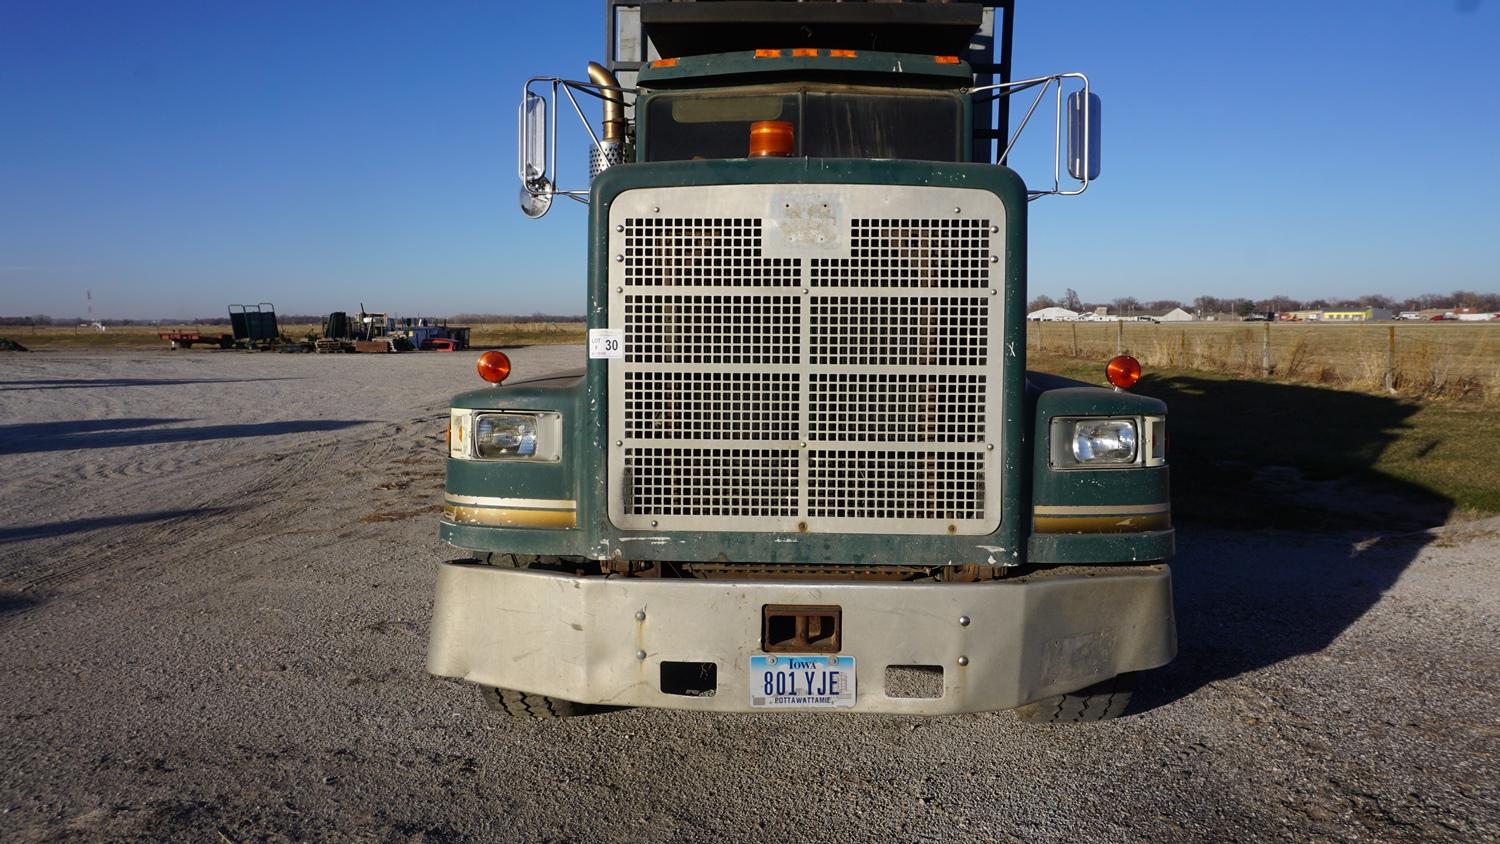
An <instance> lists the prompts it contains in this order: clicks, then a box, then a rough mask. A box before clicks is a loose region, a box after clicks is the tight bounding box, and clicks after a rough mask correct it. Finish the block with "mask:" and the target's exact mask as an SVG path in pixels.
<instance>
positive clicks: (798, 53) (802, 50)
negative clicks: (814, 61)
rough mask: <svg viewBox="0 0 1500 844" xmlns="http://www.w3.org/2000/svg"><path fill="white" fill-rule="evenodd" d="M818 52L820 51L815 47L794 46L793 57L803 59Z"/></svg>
mask: <svg viewBox="0 0 1500 844" xmlns="http://www.w3.org/2000/svg"><path fill="white" fill-rule="evenodd" d="M817 54H818V51H817V49H816V48H814V47H794V48H793V49H792V58H795V59H803V58H807V57H808V56H816V55H817Z"/></svg>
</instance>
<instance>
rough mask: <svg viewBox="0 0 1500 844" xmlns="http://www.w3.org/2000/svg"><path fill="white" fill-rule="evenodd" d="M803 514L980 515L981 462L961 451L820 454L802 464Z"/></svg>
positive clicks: (861, 516)
mask: <svg viewBox="0 0 1500 844" xmlns="http://www.w3.org/2000/svg"><path fill="white" fill-rule="evenodd" d="M807 480H808V483H807V499H808V500H807V511H808V512H807V514H808V516H810V517H812V518H815V519H816V518H834V519H901V520H908V519H938V520H941V521H942V522H943V523H944V524H950V523H952V522H955V521H964V520H970V519H980V518H983V517H984V459H983V456H982V455H980V454H978V453H975V452H963V451H823V452H818V453H815V454H813V455H812V457H811V459H810V460H809V461H808V479H807Z"/></svg>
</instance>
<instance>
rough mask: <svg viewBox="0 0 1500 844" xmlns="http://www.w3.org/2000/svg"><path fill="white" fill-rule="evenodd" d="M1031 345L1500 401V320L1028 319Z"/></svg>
mask: <svg viewBox="0 0 1500 844" xmlns="http://www.w3.org/2000/svg"><path fill="white" fill-rule="evenodd" d="M1027 331H1028V333H1029V334H1030V335H1031V336H1030V337H1029V338H1028V340H1029V341H1030V342H1029V343H1028V347H1029V348H1032V349H1036V350H1039V351H1045V352H1050V353H1053V354H1060V355H1065V356H1071V357H1076V358H1098V359H1105V358H1108V357H1110V356H1111V355H1115V354H1121V353H1124V354H1130V355H1133V356H1134V357H1136V358H1137V359H1139V360H1140V361H1141V363H1142V364H1144V365H1146V366H1148V367H1156V368H1176V369H1199V370H1207V371H1211V372H1222V373H1226V374H1231V375H1241V376H1248V377H1256V378H1268V379H1277V380H1287V381H1301V382H1311V383H1321V384H1331V385H1335V386H1339V387H1347V388H1353V389H1364V390H1386V391H1388V392H1392V393H1398V394H1402V395H1410V396H1479V397H1485V398H1488V399H1500V323H1472V324H1462V323H1460V324H1454V323H1442V324H1422V323H1417V324H1410V325H1393V324H1380V323H1375V324H1353V325H1318V324H1307V323H1295V324H1288V323H1270V322H1266V323H1186V324H1171V323H1148V322H1124V321H1122V322H1030V323H1028V324H1027Z"/></svg>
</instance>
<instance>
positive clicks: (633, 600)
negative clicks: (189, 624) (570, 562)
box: [427, 562, 1177, 715]
mask: <svg viewBox="0 0 1500 844" xmlns="http://www.w3.org/2000/svg"><path fill="white" fill-rule="evenodd" d="M1064 571H1065V570H1059V572H1064ZM766 604H819V605H828V604H836V605H838V606H839V607H841V608H842V609H843V631H842V635H843V650H841V651H840V653H841V654H843V655H850V656H853V657H855V659H856V666H857V670H858V675H857V681H858V682H857V690H858V695H857V700H856V703H855V705H854V707H853V711H856V712H904V713H913V714H928V715H933V714H942V713H952V712H983V711H990V710H997V709H1010V708H1013V707H1016V706H1021V705H1023V704H1026V703H1030V702H1032V701H1035V700H1040V699H1042V698H1045V697H1049V696H1051V695H1055V694H1061V693H1064V692H1071V691H1076V690H1077V689H1080V688H1083V687H1085V686H1088V685H1091V684H1093V683H1096V682H1099V681H1101V680H1105V679H1108V678H1110V677H1113V676H1115V675H1116V674H1121V673H1124V672H1127V671H1140V670H1144V669H1147V668H1155V667H1157V666H1159V665H1163V664H1165V663H1167V662H1169V661H1170V660H1171V659H1172V657H1173V656H1174V655H1175V654H1176V650H1177V639H1176V630H1175V625H1174V621H1173V616H1172V581H1171V573H1170V571H1169V570H1168V568H1167V567H1166V566H1165V565H1154V566H1133V567H1118V568H1104V567H1096V568H1091V569H1089V570H1088V573H1087V574H1075V573H1048V574H1039V575H1032V576H1029V577H1025V578H1017V579H1014V580H1001V581H993V582H989V583H858V582H833V583H806V582H783V583H772V582H763V581H703V580H673V579H666V580H654V579H642V578H619V577H610V578H599V577H573V576H568V575H560V574H552V573H548V572H536V571H519V570H515V569H506V568H498V567H493V566H485V565H479V564H474V563H468V562H450V563H443V564H442V565H441V567H440V569H439V573H438V583H437V598H436V602H435V604H434V607H433V620H432V640H431V643H430V645H429V647H428V652H427V670H428V671H429V672H431V673H433V674H437V675H440V676H445V677H459V678H463V679H465V680H469V681H472V682H475V683H481V684H483V685H487V686H499V687H502V688H508V689H516V690H519V691H524V692H530V693H533V694H541V695H549V696H552V697H557V698H562V699H564V700H571V701H577V702H580V703H601V704H615V705H622V706H657V707H668V708H675V709H707V710H717V711H736V712H739V711H750V709H751V708H750V690H749V688H748V685H747V682H746V678H747V674H748V672H747V667H748V664H749V659H750V657H751V656H752V655H753V654H757V653H761V650H760V626H761V610H762V607H763V606H764V605H766ZM961 617H967V619H968V620H969V623H968V624H960V623H959V619H960V618H961ZM965 658H966V659H965ZM663 661H683V662H713V663H716V664H717V666H718V671H717V673H718V689H717V691H716V693H715V694H714V695H713V696H711V697H690V696H682V695H674V694H666V693H664V692H662V690H661V663H662V662H663ZM887 665H940V666H942V667H943V696H942V697H940V698H906V697H888V696H887V695H886V689H885V673H886V672H885V669H886V666H887ZM844 711H848V710H844Z"/></svg>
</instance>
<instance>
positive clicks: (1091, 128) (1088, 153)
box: [963, 73, 1100, 200]
mask: <svg viewBox="0 0 1500 844" xmlns="http://www.w3.org/2000/svg"><path fill="white" fill-rule="evenodd" d="M1068 79H1072V80H1075V81H1077V82H1078V83H1079V87H1077V88H1076V89H1074V90H1073V91H1072V92H1071V93H1068V95H1067V97H1066V100H1067V104H1066V109H1067V113H1068V125H1067V132H1068V167H1067V170H1068V176H1069V177H1070V178H1071V179H1073V180H1074V181H1076V182H1077V183H1078V185H1077V187H1076V188H1064V186H1063V178H1062V173H1063V166H1062V158H1063V110H1064V102H1063V101H1064V96H1063V93H1064V92H1063V88H1064V86H1065V84H1066V83H1065V81H1064V80H1068ZM1054 86H1055V88H1054ZM1031 88H1039V89H1040V90H1038V91H1037V93H1036V97H1035V98H1033V99H1032V101H1031V106H1030V107H1029V108H1027V109H1026V114H1025V115H1023V116H1022V117H1021V122H1020V125H1018V126H1017V127H1016V131H1015V133H1014V134H1012V135H1011V136H1010V137H1009V138H1008V139H1007V140H1006V144H1005V150H1004V151H1003V152H1002V153H1001V154H1000V158H999V161H998V163H999V164H1005V163H1007V161H1008V160H1009V158H1010V153H1011V150H1012V149H1014V148H1015V145H1016V142H1017V141H1018V140H1020V138H1021V133H1022V132H1024V131H1025V130H1026V126H1027V124H1028V123H1030V121H1031V118H1032V115H1034V114H1035V113H1036V110H1037V106H1039V105H1041V102H1042V99H1043V98H1044V97H1046V96H1047V93H1048V91H1049V90H1050V91H1053V93H1054V96H1055V103H1056V104H1055V108H1054V115H1053V123H1054V126H1053V133H1054V137H1053V149H1052V187H1051V189H1050V190H1028V191H1027V192H1026V193H1027V199H1028V200H1031V199H1037V198H1039V197H1043V196H1077V195H1078V194H1081V193H1083V192H1084V191H1086V190H1088V187H1089V183H1090V182H1092V181H1093V180H1095V179H1097V178H1099V146H1100V144H1099V137H1100V133H1099V129H1100V121H1099V114H1100V106H1099V97H1098V96H1097V95H1095V94H1094V93H1093V92H1092V91H1091V90H1090V86H1089V78H1088V77H1087V76H1086V75H1084V74H1082V73H1054V74H1051V75H1049V76H1037V77H1034V78H1032V79H1019V80H1016V81H1014V82H999V83H996V84H993V85H979V86H976V87H973V88H965V89H963V93H965V94H969V95H971V96H972V95H974V94H981V93H984V92H987V91H994V92H995V95H994V96H993V97H990V98H987V100H986V102H993V101H994V100H997V99H1000V98H1002V97H1009V96H1011V95H1013V94H1019V93H1020V92H1022V91H1026V90H1029V89H1031Z"/></svg>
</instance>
